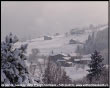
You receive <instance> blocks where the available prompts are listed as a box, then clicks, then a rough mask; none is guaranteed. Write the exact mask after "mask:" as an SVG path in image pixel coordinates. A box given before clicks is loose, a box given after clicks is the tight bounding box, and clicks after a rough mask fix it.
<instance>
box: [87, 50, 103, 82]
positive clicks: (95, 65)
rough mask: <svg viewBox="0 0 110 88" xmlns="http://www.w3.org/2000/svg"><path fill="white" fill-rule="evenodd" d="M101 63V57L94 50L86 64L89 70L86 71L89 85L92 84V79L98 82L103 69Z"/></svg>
mask: <svg viewBox="0 0 110 88" xmlns="http://www.w3.org/2000/svg"><path fill="white" fill-rule="evenodd" d="M102 61H103V58H102V56H101V55H100V53H99V52H97V51H96V50H95V52H94V53H93V54H92V55H91V62H90V63H89V64H88V66H89V68H90V69H89V70H87V71H88V72H89V74H88V75H87V78H88V79H89V81H90V83H92V80H93V78H95V79H96V80H99V78H100V75H101V72H102V70H103V67H104V65H103V63H102Z"/></svg>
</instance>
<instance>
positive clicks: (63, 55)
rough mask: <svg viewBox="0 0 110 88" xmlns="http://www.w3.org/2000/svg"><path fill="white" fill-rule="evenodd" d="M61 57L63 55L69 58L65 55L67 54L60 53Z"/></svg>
mask: <svg viewBox="0 0 110 88" xmlns="http://www.w3.org/2000/svg"><path fill="white" fill-rule="evenodd" d="M60 54H61V55H63V56H68V55H67V54H65V53H60Z"/></svg>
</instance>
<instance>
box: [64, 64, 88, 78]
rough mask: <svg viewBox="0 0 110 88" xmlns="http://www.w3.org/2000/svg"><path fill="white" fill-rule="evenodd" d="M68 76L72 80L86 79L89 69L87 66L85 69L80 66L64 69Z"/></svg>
mask: <svg viewBox="0 0 110 88" xmlns="http://www.w3.org/2000/svg"><path fill="white" fill-rule="evenodd" d="M62 68H63V69H64V70H65V71H66V73H67V75H68V76H69V77H70V78H71V79H72V80H79V79H82V78H83V77H85V76H86V75H87V74H88V72H87V71H86V70H87V69H88V66H86V65H85V67H84V68H81V67H80V66H78V65H75V66H74V67H62Z"/></svg>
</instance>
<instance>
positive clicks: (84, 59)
mask: <svg viewBox="0 0 110 88" xmlns="http://www.w3.org/2000/svg"><path fill="white" fill-rule="evenodd" d="M87 60H91V58H81V59H74V61H87Z"/></svg>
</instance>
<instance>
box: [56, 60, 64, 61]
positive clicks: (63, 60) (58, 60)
mask: <svg viewBox="0 0 110 88" xmlns="http://www.w3.org/2000/svg"><path fill="white" fill-rule="evenodd" d="M57 61H66V60H57Z"/></svg>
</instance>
